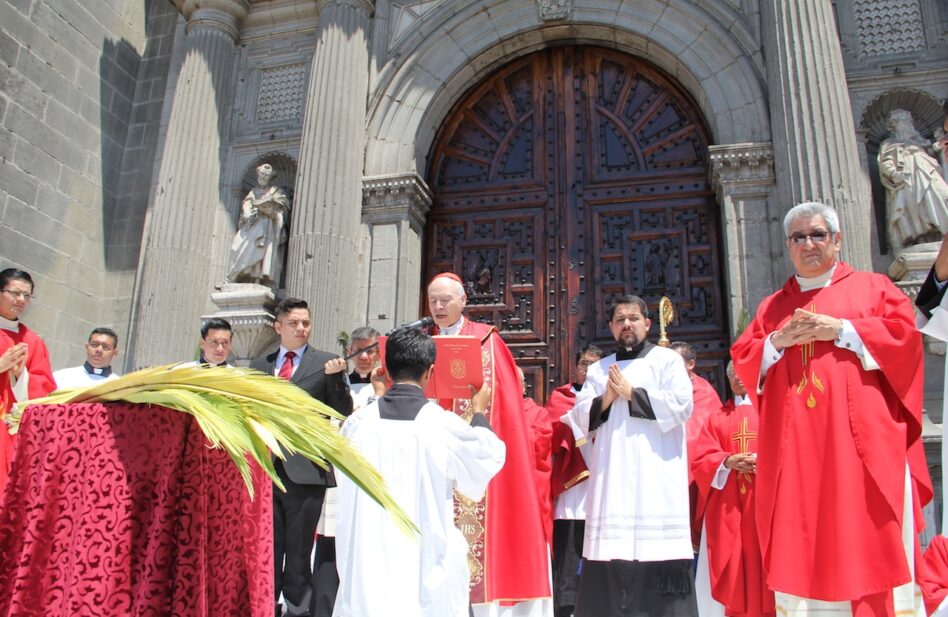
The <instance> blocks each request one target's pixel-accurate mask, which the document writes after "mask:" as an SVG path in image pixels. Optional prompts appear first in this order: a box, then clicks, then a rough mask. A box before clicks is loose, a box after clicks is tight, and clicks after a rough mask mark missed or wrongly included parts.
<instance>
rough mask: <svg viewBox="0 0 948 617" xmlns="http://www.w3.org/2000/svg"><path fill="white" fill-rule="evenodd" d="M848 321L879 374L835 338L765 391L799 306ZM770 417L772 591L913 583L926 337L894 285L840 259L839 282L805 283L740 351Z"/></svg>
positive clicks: (767, 498) (841, 592)
mask: <svg viewBox="0 0 948 617" xmlns="http://www.w3.org/2000/svg"><path fill="white" fill-rule="evenodd" d="M798 307H799V308H805V309H807V310H810V311H813V312H816V313H823V314H828V315H832V316H834V317H839V318H843V319H848V320H849V321H850V322H851V323H852V325H853V327H854V328H855V329H856V331H857V332H858V333H859V336H860V337H861V338H862V341H863V343H864V344H865V347H866V349H867V350H868V351H869V353H870V354H871V355H872V356H873V357H874V358H875V360H876V361H877V362H878V363H879V366H880V369H879V370H874V371H866V370H863V368H862V365H861V362H860V359H859V358H858V357H857V356H856V355H855V354H854V353H852V352H851V351H848V350H846V349H840V348H838V347H836V345H835V344H834V343H833V342H832V341H819V342H815V343H812V344H808V345H803V346H799V345H797V346H794V347H791V348H788V349H787V350H785V353H784V356H783V358H782V359H780V360H779V361H778V362H777V363H776V364H774V365H773V366H772V367H770V370H769V371H768V372H767V375H766V379H765V380H764V383H763V393H762V394H761V395H760V396H759V397H758V395H757V393H756V388H755V386H756V384H757V382H758V376H759V374H760V365H761V357H762V354H763V350H764V341H765V339H766V337H767V336H769V335H770V334H771V333H772V332H774V331H775V330H777V329H778V328H780V327H781V326H782V325H783V324H785V323H786V322H787V321H788V320H789V319H790V317H791V316H792V314H793V311H794V309H796V308H798ZM731 355H732V357H733V358H734V363H735V367H736V369H737V373H738V375H740V377H741V379H742V380H743V382H744V383H745V384H746V385H747V388H748V390H749V391H750V396H751V398H752V399H753V400H754V403H755V405H756V406H757V409H758V410H759V411H760V434H761V440H760V446H759V447H760V456H759V458H758V472H757V476H758V479H757V488H756V500H757V508H756V513H757V522H758V527H759V530H760V541H761V549H762V552H763V558H764V568H765V570H766V571H767V582H768V584H769V586H770V587H771V588H772V589H775V590H778V591H783V592H787V593H792V594H794V595H798V596H802V597H807V598H815V599H820V600H826V601H845V600H856V599H859V598H868V597H870V596H872V597H875V596H878V595H879V594H884V593H889V591H890V590H891V589H892V588H893V587H896V586H898V585H901V584H904V583H906V582H908V581H909V580H910V578H911V576H910V573H909V569H908V564H907V563H906V560H905V554H904V549H903V547H902V540H901V525H902V507H903V494H904V493H903V491H904V477H905V465H906V462H907V461H908V463H909V466H910V470H911V473H912V478H913V482H912V495H913V499H914V505H915V507H916V517H915V520H916V522H917V523H918V524H919V525H920V524H921V523H922V518H921V512H920V506H921V504H924V503H926V502H927V501H928V500H930V499H931V496H932V489H931V479H930V478H929V476H928V468H927V467H926V466H925V462H924V453H923V452H922V451H921V439H920V435H921V413H922V378H923V371H922V366H921V359H922V345H921V335H920V334H919V333H918V331H917V330H916V329H915V318H914V312H913V310H912V306H911V304H910V303H909V300H908V298H906V296H905V294H903V293H902V292H901V291H899V290H898V289H897V288H896V287H895V286H894V285H893V284H892V283H891V282H890V281H889V279H888V278H886V277H884V276H882V275H879V274H873V273H866V272H854V271H853V269H852V268H851V267H849V266H848V265H847V264H844V263H839V264H838V265H837V267H836V272H835V273H834V275H833V279H832V282H831V284H830V285H829V286H828V287H825V288H820V289H814V290H811V291H807V292H801V291H800V288H799V285H798V284H797V282H796V279H795V278H791V279H790V280H789V281H788V282H787V283H786V285H784V287H783V289H781V290H780V291H779V292H777V293H775V294H773V295H771V296H769V297H768V298H766V299H765V300H764V301H763V302H762V303H761V305H760V307H759V308H758V310H757V315H756V317H755V318H754V321H753V322H752V323H751V324H750V326H748V328H747V329H746V330H745V331H744V334H743V335H741V337H740V338H739V339H738V340H737V342H736V343H734V345H733V346H732V348H731Z"/></svg>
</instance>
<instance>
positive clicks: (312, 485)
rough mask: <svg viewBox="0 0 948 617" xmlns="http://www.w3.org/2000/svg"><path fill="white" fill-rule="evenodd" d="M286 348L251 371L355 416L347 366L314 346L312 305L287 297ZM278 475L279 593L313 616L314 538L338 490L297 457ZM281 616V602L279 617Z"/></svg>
mask: <svg viewBox="0 0 948 617" xmlns="http://www.w3.org/2000/svg"><path fill="white" fill-rule="evenodd" d="M273 328H274V330H276V333H277V336H279V337H280V348H279V349H278V350H277V351H275V352H273V353H270V354H267V355H265V356H260V357H258V358H255V359H254V360H253V361H252V362H251V363H250V367H251V368H255V369H257V370H259V371H261V372H264V373H268V374H270V375H275V376H277V377H280V378H282V379H288V380H290V381H292V382H293V383H294V384H296V385H297V386H299V387H300V388H302V389H303V390H305V391H306V392H308V393H309V395H310V396H312V397H313V398H315V399H318V400H320V401H322V402H323V403H326V404H327V405H329V406H330V407H332V408H333V409H335V410H336V411H338V412H340V413H342V414H343V415H349V414H350V413H352V398H351V397H350V396H349V386H348V385H347V384H346V379H345V375H346V374H345V370H346V362H345V360H343V359H342V358H340V357H338V356H335V355H333V354H330V353H327V352H325V351H319V350H318V349H313V348H312V347H310V346H309V344H308V341H309V336H310V333H311V332H312V322H311V320H310V314H309V305H307V304H306V302H305V301H304V300H300V299H297V298H287V299H285V300H283V301H282V302H280V303H279V304H278V305H277V307H276V321H275V322H274V324H273ZM274 465H275V466H276V472H277V475H278V476H279V478H280V480H282V481H283V484H284V486H285V487H286V492H285V493H284V492H282V491H280V490H279V489H277V488H275V487H274V490H273V552H274V564H273V572H274V581H275V585H274V592H275V594H276V599H277V600H279V597H280V593H281V592H282V594H283V597H284V599H285V600H286V603H287V614H288V615H294V616H297V615H309V614H310V605H311V603H312V597H313V589H312V585H311V581H312V572H311V570H310V554H311V552H312V550H313V535H314V534H315V532H316V523H317V521H318V520H319V512H320V510H321V509H322V505H323V497H324V496H325V494H326V487H327V486H335V481H334V479H333V477H332V472H327V471H325V470H324V469H322V468H321V467H319V466H317V465H315V464H313V463H312V462H310V461H309V460H307V459H305V458H304V457H302V456H300V455H299V454H294V455H291V456H289V457H287V460H286V461H281V460H279V459H277V460H275V461H274ZM280 614H281V607H280V605H279V603H278V604H277V605H276V615H277V616H279V615H280Z"/></svg>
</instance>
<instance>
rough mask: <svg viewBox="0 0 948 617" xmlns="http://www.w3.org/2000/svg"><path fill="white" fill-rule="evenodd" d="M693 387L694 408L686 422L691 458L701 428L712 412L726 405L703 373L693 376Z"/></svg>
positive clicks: (686, 435)
mask: <svg viewBox="0 0 948 617" xmlns="http://www.w3.org/2000/svg"><path fill="white" fill-rule="evenodd" d="M691 388H692V392H693V396H694V409H693V410H692V412H691V417H690V418H688V421H687V422H685V440H686V441H687V444H688V446H687V447H688V452H689V454H688V457H689V459H690V458H691V451H692V449H693V448H694V446H695V442H696V441H698V435H700V434H701V429H702V428H704V425H705V424H706V423H707V422H708V419H709V418H711V416H712V414H716V413H717V412H718V410H719V409H721V406H722V405H724V403H722V402H721V397H720V396H718V391H717V390H715V389H714V386H712V385H711V383H710V382H709V381H708V380H707V379H705V378H704V377H702V376H701V375H698V374H694V375H692V376H691Z"/></svg>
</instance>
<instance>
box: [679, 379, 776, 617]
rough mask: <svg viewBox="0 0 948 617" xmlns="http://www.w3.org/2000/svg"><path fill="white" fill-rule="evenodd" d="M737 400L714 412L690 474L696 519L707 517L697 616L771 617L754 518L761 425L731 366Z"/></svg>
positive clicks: (771, 604) (698, 444)
mask: <svg viewBox="0 0 948 617" xmlns="http://www.w3.org/2000/svg"><path fill="white" fill-rule="evenodd" d="M727 378H728V382H730V384H731V391H732V392H733V393H734V398H733V399H731V400H729V401H728V402H727V403H725V404H724V405H723V406H722V407H721V408H720V409H719V410H718V411H716V412H714V413H713V414H712V415H711V416H710V417H709V418H708V421H707V422H706V423H705V425H704V427H703V428H702V430H701V433H700V434H699V435H698V436H697V437H696V438H695V445H694V451H693V452H692V451H690V450H689V452H688V454H689V457H690V458H691V459H692V463H691V476H692V478H693V479H694V482H695V485H696V487H697V489H698V495H697V503H696V509H695V512H694V515H695V518H697V519H699V520H702V519H703V529H702V531H703V533H702V534H701V550H700V551H699V553H698V568H697V576H696V580H695V593H696V595H697V597H698V614H699V615H701V617H711V616H713V615H720V616H722V617H723V616H724V615H727V616H728V617H770V616H772V615H774V614H775V610H774V594H773V592H772V591H770V590H769V589H768V588H767V584H766V582H765V581H764V572H763V567H762V564H761V556H760V542H758V540H757V524H756V518H755V516H754V481H755V478H756V474H757V450H758V448H757V444H758V440H759V436H760V433H759V428H758V422H757V410H756V409H755V408H754V405H753V403H752V402H751V400H750V398H749V397H748V396H747V390H746V389H745V388H744V384H743V383H742V382H741V380H740V378H738V377H737V374H736V373H735V372H734V364H733V363H729V364H728V367H727Z"/></svg>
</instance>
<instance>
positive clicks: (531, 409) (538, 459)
mask: <svg viewBox="0 0 948 617" xmlns="http://www.w3.org/2000/svg"><path fill="white" fill-rule="evenodd" d="M523 411H524V415H525V416H526V419H527V428H528V430H529V434H530V440H531V442H532V443H533V458H534V467H533V475H534V484H535V485H536V489H537V499H538V500H539V503H540V518H541V519H542V521H543V535H544V536H545V537H546V541H547V544H549V545H550V546H552V545H553V498H552V497H551V496H550V470H551V467H552V464H553V461H552V456H551V454H550V448H551V446H552V440H553V423H552V422H550V416H549V414H547V412H546V409H544V408H542V407H540V406H539V405H537V403H536V401H534V400H533V399H532V398H524V399H523Z"/></svg>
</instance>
